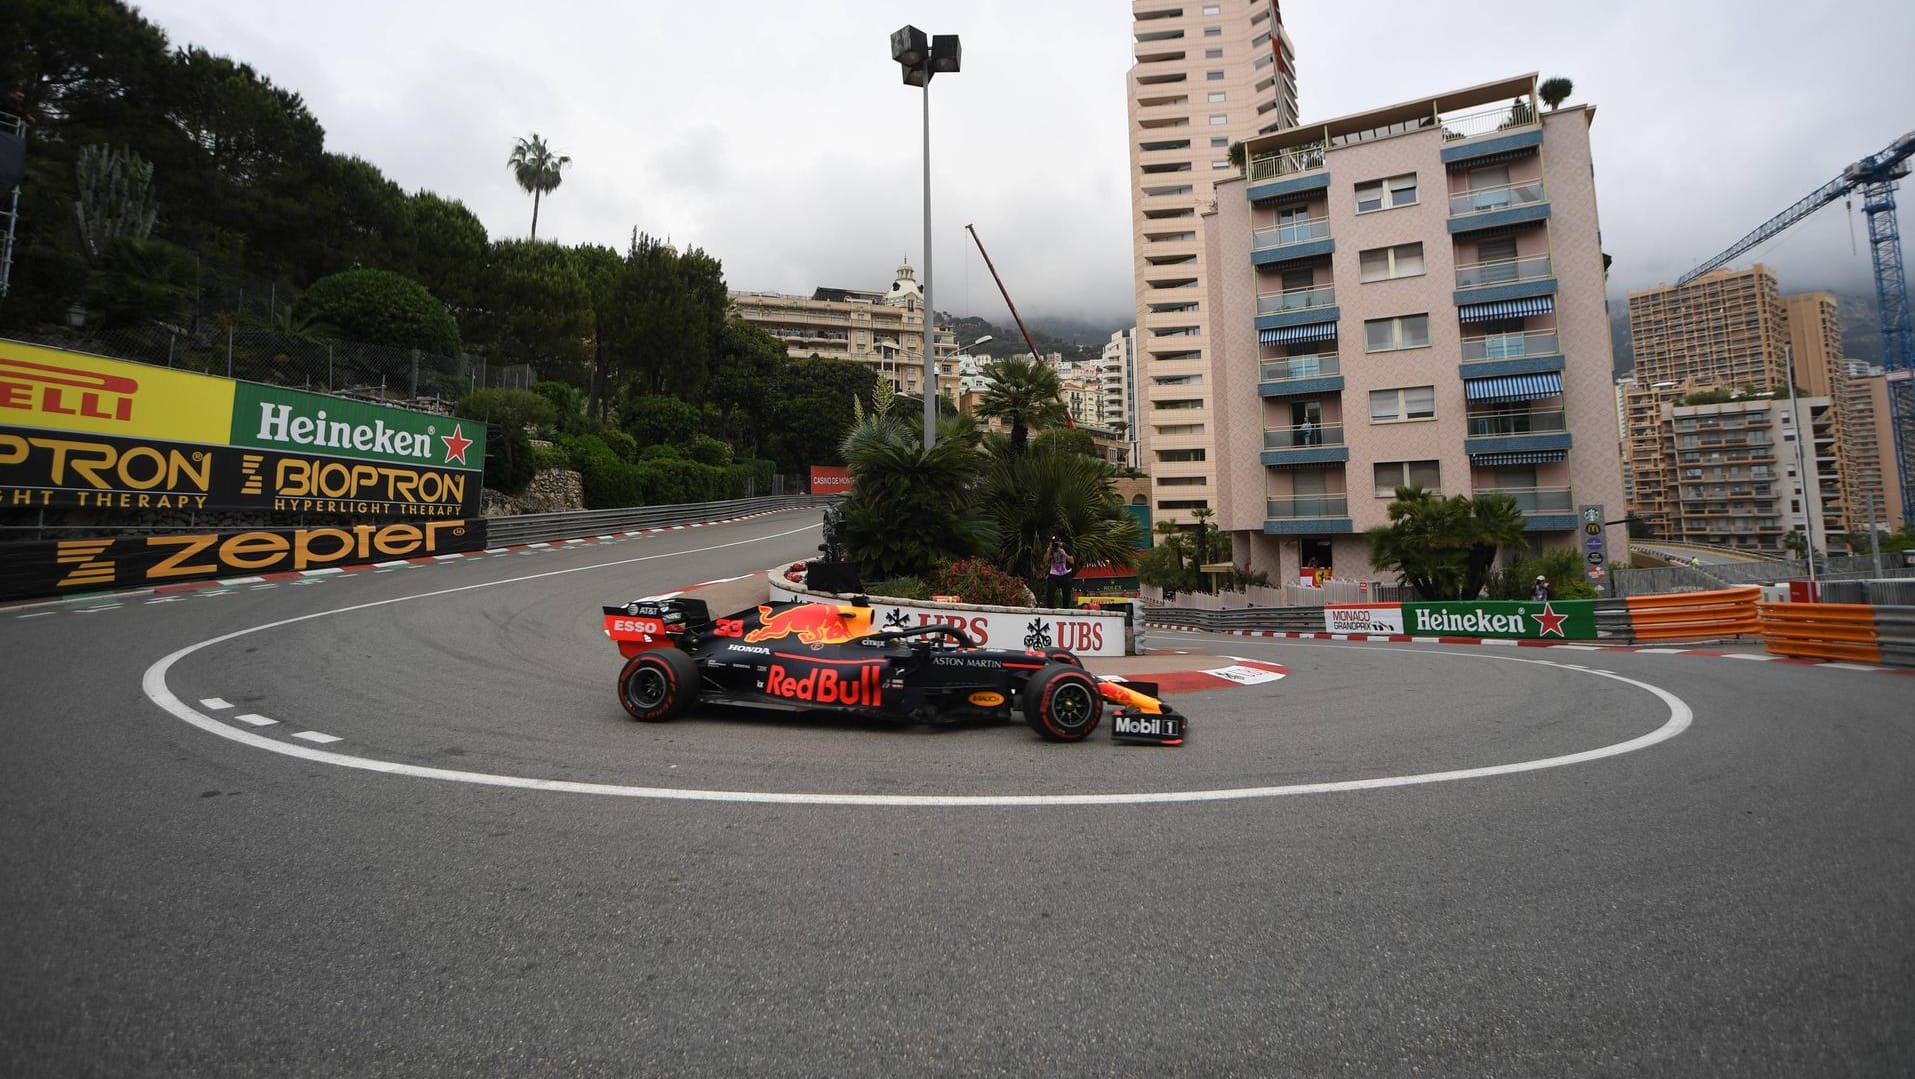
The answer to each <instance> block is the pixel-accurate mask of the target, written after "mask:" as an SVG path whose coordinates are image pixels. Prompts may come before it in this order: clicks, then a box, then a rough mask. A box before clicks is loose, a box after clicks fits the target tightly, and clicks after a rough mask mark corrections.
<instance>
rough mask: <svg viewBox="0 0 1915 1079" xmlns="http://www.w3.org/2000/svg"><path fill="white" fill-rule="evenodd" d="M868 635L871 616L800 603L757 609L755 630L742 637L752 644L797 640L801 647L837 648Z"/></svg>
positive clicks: (854, 611) (837, 608)
mask: <svg viewBox="0 0 1915 1079" xmlns="http://www.w3.org/2000/svg"><path fill="white" fill-rule="evenodd" d="M870 632H871V612H869V611H859V610H858V609H857V608H852V607H837V606H833V605H831V604H828V603H800V604H797V605H796V606H792V607H786V608H785V609H784V610H782V611H775V610H773V609H772V608H770V607H767V606H760V607H759V608H758V628H757V629H754V630H752V631H751V632H750V633H747V634H745V640H746V641H747V642H749V643H751V644H758V643H760V642H762V641H777V640H783V639H784V638H786V637H791V636H796V637H797V638H798V641H799V643H801V644H840V643H842V642H844V641H851V640H856V639H857V638H859V637H862V636H864V635H866V634H867V633H870Z"/></svg>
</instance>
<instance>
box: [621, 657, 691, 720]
mask: <svg viewBox="0 0 1915 1079" xmlns="http://www.w3.org/2000/svg"><path fill="white" fill-rule="evenodd" d="M697 699H698V664H697V663H696V662H694V661H693V659H692V657H690V656H688V655H686V654H685V653H683V652H681V651H679V650H678V649H676V648H655V649H651V650H649V651H645V652H640V653H639V654H638V655H635V656H633V657H632V658H631V659H630V660H628V661H626V663H625V669H624V670H622V671H620V672H618V703H620V704H622V705H624V706H625V711H627V712H629V713H631V716H632V718H633V719H637V720H643V721H644V722H646V723H662V722H664V721H665V720H668V719H670V718H672V717H673V716H675V715H678V714H679V713H680V712H683V711H684V710H685V709H687V708H690V707H691V704H692V702H693V701H695V700H697Z"/></svg>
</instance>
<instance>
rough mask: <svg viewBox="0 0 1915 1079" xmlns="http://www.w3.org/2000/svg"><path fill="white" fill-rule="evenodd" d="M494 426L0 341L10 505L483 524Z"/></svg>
mask: <svg viewBox="0 0 1915 1079" xmlns="http://www.w3.org/2000/svg"><path fill="white" fill-rule="evenodd" d="M484 462H485V428H484V425H483V424H476V423H473V422H471V421H468V420H459V419H455V418H451V417H445V416H432V415H427V414H425V413H419V412H408V411H404V410H401V409H395V408H386V407H383V406H380V405H370V404H364V403H361V402H358V401H352V400H348V399H345V398H339V397H326V396H322V395H320V394H313V393H306V392H304V391H301V390H293V389H286V388H284V387H279V386H263V385H258V384H256V383H251V382H235V381H232V380H230V379H224V378H214V377H212V376H209V375H199V374H193V373H191V372H184V371H173V370H170V369H167V368H163V367H148V366H145V365H143V364H136V363H127V362H124V361H121V360H110V359H105V358H103V357H99V356H87V355H83V354H80V353H74V352H61V351H57V350H54V349H44V348H38V347H35V346H32V345H21V344H17V343H14V342H10V341H0V507H3V508H25V507H49V508H52V507H58V508H85V509H105V510H125V511H128V512H129V514H136V513H139V512H141V511H150V510H177V509H192V510H197V509H207V510H214V509H225V510H259V511H265V512H275V513H285V514H303V513H312V514H348V515H361V516H395V515H397V516H409V517H447V518H451V517H470V516H477V515H478V511H479V503H480V486H481V477H482V473H481V468H482V466H483V465H484Z"/></svg>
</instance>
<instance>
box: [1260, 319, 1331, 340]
mask: <svg viewBox="0 0 1915 1079" xmlns="http://www.w3.org/2000/svg"><path fill="white" fill-rule="evenodd" d="M1336 336H1337V324H1336V323H1334V322H1312V323H1310V324H1309V325H1308V326H1285V327H1284V328H1282V329H1280V330H1264V331H1263V332H1261V333H1259V334H1258V335H1257V342H1258V343H1259V344H1265V345H1287V344H1289V343H1290V342H1292V341H1334V340H1336Z"/></svg>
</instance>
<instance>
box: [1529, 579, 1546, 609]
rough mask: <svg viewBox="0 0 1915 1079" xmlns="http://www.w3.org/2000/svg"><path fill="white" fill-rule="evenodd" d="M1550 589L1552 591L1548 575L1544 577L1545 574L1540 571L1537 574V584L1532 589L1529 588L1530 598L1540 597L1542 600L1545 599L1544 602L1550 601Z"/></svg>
mask: <svg viewBox="0 0 1915 1079" xmlns="http://www.w3.org/2000/svg"><path fill="white" fill-rule="evenodd" d="M1549 591H1550V589H1549V578H1547V577H1544V576H1543V575H1542V574H1540V573H1539V574H1537V575H1536V584H1535V586H1534V587H1532V588H1531V589H1530V590H1529V598H1530V599H1540V600H1542V601H1543V602H1544V603H1548V602H1549Z"/></svg>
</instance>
